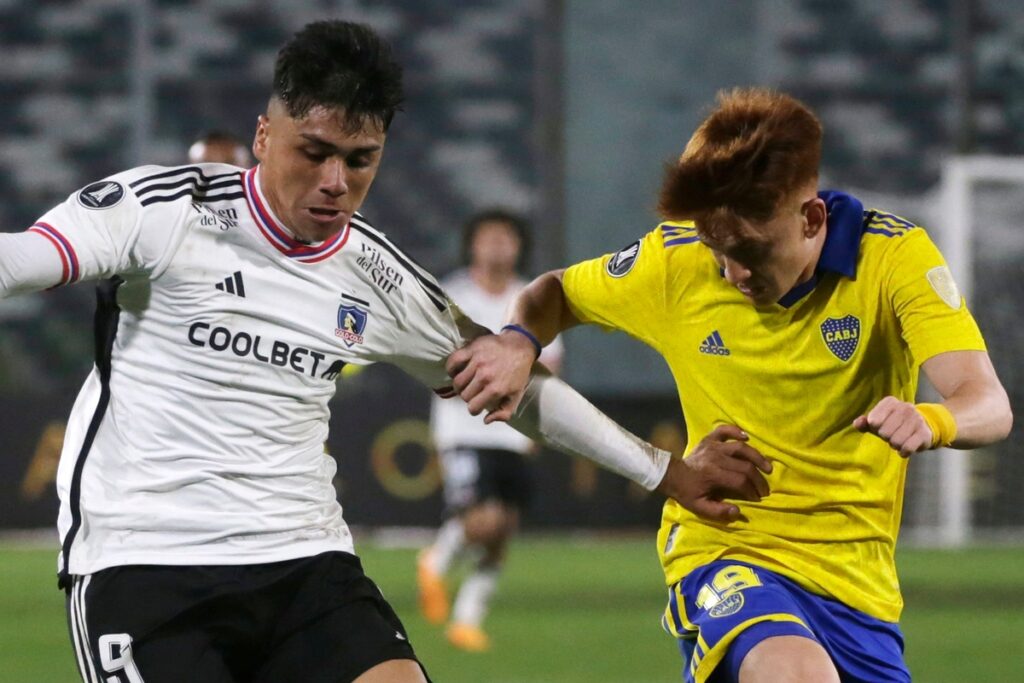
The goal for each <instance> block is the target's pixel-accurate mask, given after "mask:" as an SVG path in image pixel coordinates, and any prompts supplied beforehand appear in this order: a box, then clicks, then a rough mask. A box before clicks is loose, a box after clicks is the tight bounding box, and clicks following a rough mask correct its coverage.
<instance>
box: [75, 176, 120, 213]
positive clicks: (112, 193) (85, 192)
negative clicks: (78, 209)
mask: <svg viewBox="0 0 1024 683" xmlns="http://www.w3.org/2000/svg"><path fill="white" fill-rule="evenodd" d="M122 199H124V188H123V187H122V186H121V183H118V182H114V181H113V180H101V181H99V182H98V183H93V184H92V185H89V186H88V187H85V188H83V189H82V191H81V192H79V193H78V203H79V204H81V205H82V206H84V207H85V208H87V209H109V208H112V207H115V206H117V205H118V204H120V203H121V200H122Z"/></svg>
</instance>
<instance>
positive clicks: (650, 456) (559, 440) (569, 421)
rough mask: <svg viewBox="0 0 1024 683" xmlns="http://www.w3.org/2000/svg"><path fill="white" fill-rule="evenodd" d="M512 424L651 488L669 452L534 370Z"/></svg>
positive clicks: (533, 435) (655, 482)
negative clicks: (624, 427)
mask: <svg viewBox="0 0 1024 683" xmlns="http://www.w3.org/2000/svg"><path fill="white" fill-rule="evenodd" d="M509 424H510V425H512V426H513V427H515V428H516V429H517V430H519V431H520V432H522V433H523V434H526V435H527V436H529V437H530V438H532V439H534V440H537V441H540V442H542V443H544V444H545V445H547V446H551V447H553V448H556V449H558V450H560V451H563V452H565V453H568V454H570V455H574V456H580V457H584V458H588V459H590V460H593V461H594V462H595V463H597V464H598V465H601V466H602V467H604V468H606V469H609V470H611V471H613V472H615V473H617V474H620V475H622V476H624V477H626V478H628V479H631V480H632V481H634V482H636V483H638V484H640V485H641V486H643V487H644V488H645V489H647V490H649V491H650V490H653V489H654V488H655V487H656V486H658V484H659V483H660V482H661V481H662V479H663V478H664V476H665V470H666V469H667V468H668V464H669V458H670V455H669V453H668V452H667V451H663V450H661V449H659V448H655V447H654V446H652V445H651V444H649V443H647V442H646V441H643V440H642V439H640V438H639V437H637V436H635V435H633V434H631V433H630V432H628V431H626V430H625V429H623V428H622V427H621V426H619V425H618V424H616V423H615V422H614V421H613V420H612V419H611V418H609V417H608V416H607V415H605V414H604V413H602V412H601V411H600V410H598V409H597V408H596V407H595V406H594V405H593V404H592V403H590V402H589V401H587V399H585V398H583V396H581V395H580V394H579V393H577V392H576V391H575V390H573V389H572V388H571V387H569V385H567V384H566V383H565V382H563V381H561V380H560V379H558V378H556V377H552V376H550V375H547V374H539V373H538V374H535V375H534V376H533V378H532V380H531V382H530V385H529V387H527V389H526V394H525V395H524V396H523V400H522V402H521V403H520V404H519V409H518V410H517V411H516V413H515V415H513V416H512V418H511V419H510V420H509Z"/></svg>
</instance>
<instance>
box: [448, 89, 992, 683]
mask: <svg viewBox="0 0 1024 683" xmlns="http://www.w3.org/2000/svg"><path fill="white" fill-rule="evenodd" d="M821 136H822V130H821V125H820V123H819V121H818V119H817V118H816V117H815V116H814V114H813V113H812V112H811V111H809V110H808V109H807V107H806V106H804V105H803V104H802V103H800V102H798V101H796V100H794V99H793V98H791V97H788V96H786V95H783V94H779V93H776V92H773V91H768V90H762V89H747V90H734V91H731V92H725V93H722V94H720V96H719V100H718V104H717V107H716V108H715V109H714V110H713V111H712V113H711V114H710V115H709V116H708V118H707V119H706V120H705V121H704V122H703V123H702V124H701V125H700V127H699V128H698V129H697V131H696V133H695V134H694V135H693V137H692V138H691V139H690V142H689V143H688V144H687V146H686V150H685V151H684V152H683V155H682V156H681V158H680V159H679V161H678V163H677V164H675V165H674V166H673V167H671V168H670V169H669V170H668V172H667V174H666V178H665V182H664V185H663V187H662V192H661V201H660V210H661V212H662V214H663V215H664V216H665V217H666V218H667V219H668V220H667V222H665V223H662V224H661V225H659V226H657V227H656V228H655V229H654V230H653V231H651V232H650V233H648V234H647V235H646V236H644V237H643V238H641V239H640V240H638V241H636V242H634V243H633V244H631V245H629V246H628V247H626V248H625V249H622V250H621V251H619V252H617V253H615V254H612V255H607V256H604V257H601V258H597V259H594V260H590V261H584V262H583V263H578V264H576V265H574V266H571V267H569V268H567V269H565V270H562V271H555V272H551V273H548V274H546V275H543V276H541V277H540V278H538V279H537V280H536V281H534V282H533V283H532V284H531V285H530V286H529V287H527V289H525V290H524V291H523V293H522V294H521V295H520V296H519V297H518V299H517V300H516V302H515V303H514V305H513V308H512V312H511V314H510V320H509V322H510V324H513V325H515V327H511V328H507V329H506V330H505V331H504V332H503V333H502V334H501V335H499V336H497V337H488V338H483V339H481V340H479V341H477V342H474V343H473V344H472V345H470V346H469V347H467V348H465V349H463V350H460V351H458V352H456V353H455V354H453V355H452V356H451V358H450V359H449V372H452V373H454V374H455V387H456V389H457V390H458V391H459V392H460V393H461V395H462V397H463V398H465V399H467V400H468V401H469V405H470V409H471V411H478V412H479V411H482V410H488V411H490V414H489V416H488V419H489V420H495V419H505V418H507V417H508V415H510V414H511V413H512V411H513V410H515V409H516V408H517V402H518V397H519V396H520V395H521V391H522V389H523V387H524V386H525V384H526V381H527V379H526V373H527V371H528V369H529V366H530V365H531V363H532V361H533V358H534V355H535V352H534V344H533V342H534V341H535V340H537V341H539V343H540V344H541V345H543V344H544V343H546V342H548V341H549V340H551V339H552V338H554V336H555V335H556V333H558V332H560V331H562V330H564V329H566V328H568V327H571V326H573V325H576V324H578V323H593V324H597V325H600V326H602V327H604V328H607V329H618V330H623V331H625V332H627V333H628V334H630V335H632V336H634V337H636V338H637V339H639V340H641V341H643V342H645V343H647V344H648V345H650V346H651V347H653V348H655V349H656V350H658V351H659V352H660V353H662V355H664V357H665V359H666V360H667V361H668V364H669V367H670V368H671V371H672V373H673V376H674V378H675V381H676V385H677V387H678V390H679V397H680V401H681V404H682V408H683V413H684V415H685V419H686V426H687V430H688V432H689V434H690V435H691V443H690V446H689V447H688V449H687V455H688V454H689V452H691V451H692V449H693V448H695V447H697V446H702V447H705V448H707V447H709V445H710V446H711V447H714V446H716V445H720V446H722V447H724V446H725V445H728V444H729V443H734V442H735V441H743V442H745V443H746V445H748V446H749V447H752V448H754V449H756V450H757V451H759V452H760V453H761V454H763V455H764V456H766V457H767V458H768V459H769V460H770V461H771V462H772V464H773V469H772V472H771V474H769V475H768V480H769V484H770V487H771V493H770V494H769V495H768V496H766V497H764V498H763V499H761V500H759V501H751V502H743V503H741V504H740V506H739V508H740V510H741V512H742V515H741V516H740V517H739V518H738V519H736V520H735V521H733V522H731V523H722V522H714V521H708V520H703V519H699V518H698V517H696V516H695V515H694V514H693V513H691V512H689V511H688V510H685V509H683V508H682V507H680V506H679V505H677V504H676V503H675V502H673V501H668V502H667V503H666V504H665V508H664V514H663V518H662V526H661V530H660V532H659V534H658V550H659V553H660V555H661V559H662V564H663V566H664V569H665V575H666V578H667V583H668V585H669V587H670V590H669V596H670V597H669V604H668V608H667V609H666V612H665V618H664V621H663V623H664V625H665V627H666V628H667V629H668V630H669V631H670V632H671V633H673V634H674V635H675V636H676V637H677V638H678V639H679V642H680V649H681V650H682V653H683V656H684V658H685V662H686V664H685V667H684V678H685V680H687V681H716V682H717V681H741V683H757V682H768V681H770V682H771V683H786V682H788V681H800V682H801V683H808V682H812V683H816V682H822V683H825V682H827V683H833V682H835V681H863V682H865V683H868V682H870V683H878V682H880V681H909V680H910V674H909V673H908V672H907V669H906V665H905V664H904V661H903V639H902V635H901V633H900V631H899V628H898V626H897V621H898V620H899V616H900V610H901V608H902V606H903V602H902V599H901V597H900V591H899V584H898V582H897V578H896V570H895V566H894V561H893V553H894V549H895V544H896V535H897V531H898V529H899V524H900V513H901V508H902V502H903V486H904V479H905V476H906V468H907V458H908V456H911V455H912V454H914V453H917V452H920V451H924V450H928V449H931V448H938V447H941V446H952V447H954V448H973V447H976V446H981V445H984V444H989V443H992V442H994V441H997V440H1000V439H1003V438H1005V437H1006V435H1007V433H1008V432H1009V429H1010V424H1011V421H1012V415H1011V411H1010V406H1009V402H1008V400H1007V396H1006V392H1005V390H1004V389H1003V387H1002V385H1001V384H1000V382H999V379H998V378H997V377H996V373H995V370H994V369H993V367H992V363H991V362H990V360H989V357H988V354H987V353H986V350H985V343H984V341H983V339H982V337H981V334H980V332H979V331H978V327H977V325H976V324H975V322H974V319H973V318H972V317H971V314H970V313H969V312H968V310H967V307H966V305H965V302H964V300H963V298H962V297H961V295H960V293H959V291H958V290H957V287H956V284H955V283H954V281H953V278H952V276H951V275H950V272H949V270H948V268H947V267H946V265H945V263H944V262H943V259H942V256H941V254H940V253H939V251H938V250H937V249H936V248H935V246H934V244H933V243H932V241H931V239H929V237H928V234H927V233H926V232H925V231H924V230H923V229H922V228H920V227H917V226H916V225H914V224H913V223H910V222H908V221H906V220H904V219H902V218H898V217H896V216H893V215H891V214H888V213H885V212H883V211H879V210H875V209H870V208H865V207H864V206H863V205H862V204H861V202H860V201H858V200H857V199H856V198H854V197H852V196H850V195H848V194H843V193H840V192H821V191H819V189H818V165H819V159H820V150H821ZM531 337H533V338H535V339H531ZM919 369H923V370H924V373H925V374H926V375H927V376H928V378H929V380H931V382H932V383H933V384H934V385H935V387H936V389H937V390H938V392H939V394H940V395H941V397H942V400H941V403H916V404H915V403H914V400H915V398H914V397H915V392H916V389H917V379H918V371H919ZM723 434H724V435H727V436H728V437H729V438H728V439H726V440H725V441H722V440H721V437H722V436H723ZM704 435H711V441H712V442H713V441H715V439H719V441H717V442H716V443H711V444H709V438H708V437H705V438H704V439H703V440H701V437H704ZM684 457H686V456H684Z"/></svg>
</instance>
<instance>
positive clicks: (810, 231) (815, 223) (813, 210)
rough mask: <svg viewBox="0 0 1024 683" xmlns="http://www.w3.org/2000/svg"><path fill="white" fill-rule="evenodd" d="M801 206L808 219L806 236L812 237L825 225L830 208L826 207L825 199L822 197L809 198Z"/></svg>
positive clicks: (805, 227) (805, 229) (805, 230)
mask: <svg viewBox="0 0 1024 683" xmlns="http://www.w3.org/2000/svg"><path fill="white" fill-rule="evenodd" d="M800 208H801V211H802V213H803V214H804V218H805V219H806V220H807V222H806V223H805V224H804V237H806V238H807V239H811V238H812V237H814V236H816V235H817V234H818V233H819V232H821V230H822V228H824V227H825V223H826V221H827V220H828V209H826V208H825V201H824V200H823V199H822V198H821V197H815V198H814V199H809V200H807V201H806V202H804V204H803V206H802V207H800Z"/></svg>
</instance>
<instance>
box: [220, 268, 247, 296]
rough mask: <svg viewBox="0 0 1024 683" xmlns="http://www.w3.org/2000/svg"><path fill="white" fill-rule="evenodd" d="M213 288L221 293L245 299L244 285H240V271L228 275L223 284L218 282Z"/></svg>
mask: <svg viewBox="0 0 1024 683" xmlns="http://www.w3.org/2000/svg"><path fill="white" fill-rule="evenodd" d="M214 287H216V288H217V289H219V290H220V291H222V292H227V293H228V294H236V295H238V296H240V297H242V298H243V299H244V298H245V285H244V284H243V283H242V271H240V270H236V271H235V273H234V275H228V276H227V277H226V278H224V281H223V282H218V283H217V284H215V285H214Z"/></svg>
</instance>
